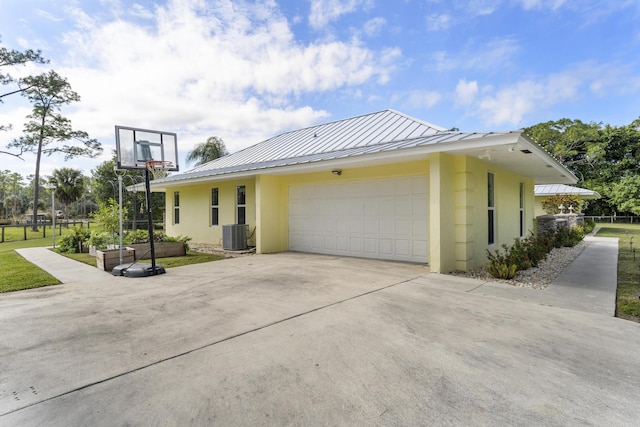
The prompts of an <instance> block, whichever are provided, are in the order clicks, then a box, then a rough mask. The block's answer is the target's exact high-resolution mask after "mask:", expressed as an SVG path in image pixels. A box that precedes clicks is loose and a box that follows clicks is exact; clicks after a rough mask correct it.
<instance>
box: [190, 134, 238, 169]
mask: <svg viewBox="0 0 640 427" xmlns="http://www.w3.org/2000/svg"><path fill="white" fill-rule="evenodd" d="M227 154H229V152H228V151H227V147H225V146H224V141H222V139H220V138H218V137H217V136H211V137H209V138H208V139H207V142H203V143H201V144H198V145H196V146H195V147H194V148H193V150H192V151H190V152H189V153H188V154H187V164H189V163H191V162H193V161H195V162H196V164H195V165H194V166H200V165H203V164H205V163H207V162H210V161H211V160H215V159H217V158H218V157H222V156H226V155H227Z"/></svg>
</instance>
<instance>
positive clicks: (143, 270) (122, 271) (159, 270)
mask: <svg viewBox="0 0 640 427" xmlns="http://www.w3.org/2000/svg"><path fill="white" fill-rule="evenodd" d="M166 272H167V271H166V270H165V269H164V267H163V266H161V265H158V264H156V271H155V273H154V271H153V267H152V266H151V264H143V263H140V262H135V263H133V264H121V265H117V266H115V267H114V268H113V270H112V272H111V274H113V275H114V276H124V277H149V276H156V275H158V274H164V273H166Z"/></svg>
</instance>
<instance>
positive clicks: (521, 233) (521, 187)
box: [520, 182, 524, 237]
mask: <svg viewBox="0 0 640 427" xmlns="http://www.w3.org/2000/svg"><path fill="white" fill-rule="evenodd" d="M520 237H524V183H523V182H521V183H520Z"/></svg>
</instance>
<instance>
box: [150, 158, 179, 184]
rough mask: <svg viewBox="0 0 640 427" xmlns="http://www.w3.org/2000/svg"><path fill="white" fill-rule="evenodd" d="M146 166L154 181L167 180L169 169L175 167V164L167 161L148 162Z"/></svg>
mask: <svg viewBox="0 0 640 427" xmlns="http://www.w3.org/2000/svg"><path fill="white" fill-rule="evenodd" d="M144 164H145V166H146V167H147V170H148V171H149V172H151V174H152V175H153V179H154V180H156V179H162V178H166V177H167V174H168V172H169V169H170V168H171V166H173V163H172V162H170V161H167V160H147V161H146V162H144Z"/></svg>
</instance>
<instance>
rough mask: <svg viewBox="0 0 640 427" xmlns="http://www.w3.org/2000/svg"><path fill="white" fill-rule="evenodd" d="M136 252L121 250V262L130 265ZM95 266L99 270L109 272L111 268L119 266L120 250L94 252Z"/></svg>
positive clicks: (126, 249)
mask: <svg viewBox="0 0 640 427" xmlns="http://www.w3.org/2000/svg"><path fill="white" fill-rule="evenodd" d="M135 254H136V251H135V250H133V249H129V248H125V249H123V250H122V262H123V263H125V264H127V263H132V262H134V261H135ZM96 264H97V266H98V268H99V269H100V270H104V271H109V272H110V271H111V270H113V267H115V266H117V265H120V249H109V250H106V251H100V250H98V251H96Z"/></svg>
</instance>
